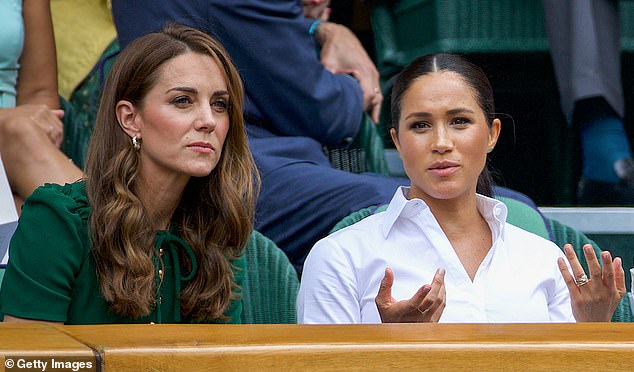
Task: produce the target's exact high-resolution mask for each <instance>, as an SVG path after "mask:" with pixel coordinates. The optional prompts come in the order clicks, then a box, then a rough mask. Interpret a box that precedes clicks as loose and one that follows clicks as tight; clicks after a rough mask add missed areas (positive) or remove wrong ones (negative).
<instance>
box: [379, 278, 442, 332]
mask: <svg viewBox="0 0 634 372" xmlns="http://www.w3.org/2000/svg"><path fill="white" fill-rule="evenodd" d="M392 284H394V273H393V272H392V269H390V268H389V267H388V268H386V269H385V276H384V277H383V280H381V286H380V287H379V293H378V294H377V295H376V297H375V299H374V302H375V303H376V307H377V309H378V310H379V315H381V322H383V323H423V322H438V320H439V319H440V316H441V315H442V312H443V310H444V309H445V300H446V293H445V270H444V269H438V270H437V271H436V274H435V275H434V279H433V280H432V283H431V285H430V284H425V285H423V286H422V287H420V288H419V289H418V291H416V293H415V294H414V296H412V298H410V299H409V300H403V301H396V299H394V297H392Z"/></svg>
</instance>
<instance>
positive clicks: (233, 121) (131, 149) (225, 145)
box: [0, 24, 258, 324]
mask: <svg viewBox="0 0 634 372" xmlns="http://www.w3.org/2000/svg"><path fill="white" fill-rule="evenodd" d="M242 99H243V91H242V84H241V81H240V77H239V75H238V73H237V71H236V69H235V67H234V66H233V64H232V62H231V61H230V59H229V57H228V56H227V53H226V52H225V50H224V48H223V47H222V46H221V45H220V44H219V43H218V42H217V41H216V40H214V39H213V38H211V37H210V36H209V35H207V34H205V33H202V32H200V31H197V30H195V29H192V28H189V27H185V26H181V25H175V24H174V25H169V26H167V27H166V28H165V29H163V30H162V31H160V32H156V33H152V34H148V35H146V36H143V37H141V38H139V39H137V40H136V41H135V42H133V43H132V44H130V45H129V46H128V47H127V48H126V49H125V50H124V51H123V52H122V53H121V55H120V56H119V57H118V59H117V61H116V62H115V64H114V66H113V68H112V70H111V72H110V74H109V76H108V79H107V81H106V83H105V87H104V91H103V95H102V99H101V103H100V107H99V112H98V114H97V120H96V123H95V128H94V133H93V138H92V141H91V144H90V147H89V150H88V156H87V170H86V179H85V180H83V181H80V182H77V183H73V184H67V185H65V186H59V185H53V184H48V185H46V186H44V187H41V188H39V189H37V190H36V191H35V193H33V195H32V196H31V197H30V198H29V199H28V200H27V201H26V203H25V205H24V208H23V211H22V215H21V219H20V223H19V226H18V229H17V231H16V233H15V235H14V237H13V239H12V241H11V246H10V259H9V264H8V266H7V270H6V273H5V277H4V281H3V285H2V289H1V290H0V312H1V313H2V314H4V320H5V321H15V320H18V321H19V320H25V319H26V320H43V321H49V322H64V323H67V324H87V323H129V322H134V323H141V322H157V323H183V322H214V321H216V322H217V321H220V322H239V321H240V313H241V303H240V301H239V294H240V283H241V268H243V267H244V257H243V256H242V249H243V247H244V245H245V244H246V242H247V240H248V238H249V236H250V234H251V231H252V219H253V210H254V201H255V196H256V194H257V185H258V182H257V172H256V170H255V166H254V163H253V159H252V157H251V154H250V152H249V149H248V144H247V139H246V134H245V130H244V122H243V118H242Z"/></svg>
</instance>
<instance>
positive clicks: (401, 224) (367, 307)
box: [297, 187, 574, 323]
mask: <svg viewBox="0 0 634 372" xmlns="http://www.w3.org/2000/svg"><path fill="white" fill-rule="evenodd" d="M407 193H408V189H407V188H405V187H402V188H400V189H399V190H397V192H396V194H395V195H394V197H393V198H392V201H391V202H390V205H389V206H388V208H387V210H386V211H385V212H381V213H377V214H374V215H372V216H369V217H367V218H365V219H363V220H362V221H359V222H358V223H356V224H354V225H352V226H348V227H346V228H344V229H342V230H339V231H337V232H335V233H334V234H332V235H330V236H328V237H326V238H323V239H321V240H320V241H319V242H317V244H315V246H314V247H313V249H312V250H311V252H310V253H309V255H308V257H307V259H306V262H305V264H304V271H303V274H302V281H301V286H300V290H299V295H298V298H297V320H298V322H299V323H380V322H381V318H380V316H379V313H378V310H377V308H376V304H375V302H374V298H375V297H376V295H377V293H378V290H379V285H380V283H381V279H382V278H383V276H384V273H385V268H386V267H388V266H389V267H390V268H391V269H392V271H393V272H394V285H393V286H392V296H393V297H394V298H395V299H396V300H399V301H400V300H405V299H409V298H411V297H412V296H413V295H414V293H415V292H416V291H417V290H418V289H419V288H420V287H421V286H422V285H424V284H430V283H431V281H432V279H433V277H434V274H435V272H436V270H437V269H438V268H441V267H442V268H444V269H445V270H446V274H445V288H446V291H447V298H446V300H447V302H446V307H445V310H444V311H443V314H442V317H441V318H440V321H441V322H469V323H472V322H473V323H475V322H515V323H526V322H574V317H573V315H572V308H571V304H570V295H569V293H568V288H567V287H566V284H565V282H564V280H563V277H562V275H561V273H560V271H559V268H558V266H557V258H558V257H563V253H562V251H561V250H560V249H559V248H558V247H557V246H556V245H555V244H554V243H552V242H550V241H548V240H546V239H543V238H541V237H539V236H537V235H535V234H532V233H530V232H527V231H525V230H522V229H520V228H518V227H515V226H513V225H510V224H507V223H506V215H507V210H506V206H505V205H504V203H502V202H500V201H498V200H495V199H491V198H488V197H485V196H482V195H478V196H477V208H478V211H479V212H480V214H481V215H482V216H483V217H484V219H485V220H486V221H487V223H488V225H489V228H490V230H491V234H492V241H493V246H492V247H491V249H490V250H489V252H488V254H487V255H486V257H485V258H484V260H483V261H482V263H481V264H480V267H479V268H478V271H477V272H476V275H475V277H474V280H473V281H471V279H470V278H469V275H468V274H467V272H466V270H465V268H464V266H463V265H462V263H461V262H460V260H459V258H458V256H457V254H456V252H455V251H454V249H453V247H452V246H451V243H450V242H449V239H448V238H447V236H446V235H445V233H444V232H443V231H442V229H441V227H440V225H439V224H438V221H437V220H436V218H435V217H434V215H433V214H432V213H431V210H430V209H429V207H428V206H427V204H426V203H425V202H424V201H423V200H421V199H416V198H415V199H411V200H408V199H407V198H406V197H405V195H407Z"/></svg>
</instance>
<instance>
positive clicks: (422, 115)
mask: <svg viewBox="0 0 634 372" xmlns="http://www.w3.org/2000/svg"><path fill="white" fill-rule="evenodd" d="M462 113H469V114H474V112H473V110H470V109H468V108H464V107H458V108H455V109H451V110H449V111H447V114H449V115H456V114H462ZM412 117H414V118H428V117H431V114H430V113H428V112H424V111H420V112H412V113H411V114H409V115H407V116H406V117H405V119H409V118H412Z"/></svg>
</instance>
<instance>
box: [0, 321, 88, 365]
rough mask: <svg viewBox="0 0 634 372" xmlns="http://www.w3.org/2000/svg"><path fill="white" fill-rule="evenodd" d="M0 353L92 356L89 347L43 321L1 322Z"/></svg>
mask: <svg viewBox="0 0 634 372" xmlns="http://www.w3.org/2000/svg"><path fill="white" fill-rule="evenodd" d="M0 355H2V356H6V355H19V356H56V355H57V356H78V357H81V356H84V357H94V353H93V350H92V349H91V348H90V347H88V346H86V345H85V344H83V343H81V342H80V341H77V340H76V339H75V338H73V337H71V336H69V335H68V334H66V333H64V332H62V331H61V330H59V329H57V328H55V327H54V326H50V325H48V324H43V323H2V322H0Z"/></svg>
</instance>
